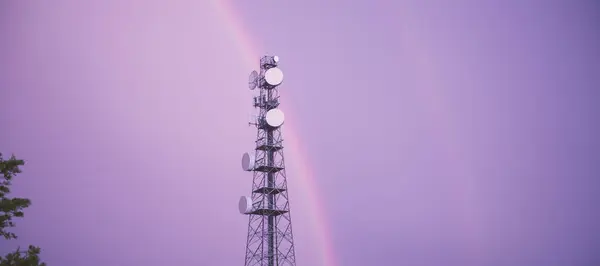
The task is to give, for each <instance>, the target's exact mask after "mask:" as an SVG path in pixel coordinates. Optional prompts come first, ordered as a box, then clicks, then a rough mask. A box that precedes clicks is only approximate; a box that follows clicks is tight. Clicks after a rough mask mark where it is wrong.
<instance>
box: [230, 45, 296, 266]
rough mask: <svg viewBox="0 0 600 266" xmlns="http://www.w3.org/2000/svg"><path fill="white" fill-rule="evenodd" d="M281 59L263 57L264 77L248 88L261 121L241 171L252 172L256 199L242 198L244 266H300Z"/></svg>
mask: <svg viewBox="0 0 600 266" xmlns="http://www.w3.org/2000/svg"><path fill="white" fill-rule="evenodd" d="M278 65H279V57H277V56H263V57H262V58H261V59H260V72H256V71H252V73H251V74H250V80H249V88H250V89H251V90H254V89H256V88H258V89H259V94H258V96H255V97H254V107H255V108H257V109H258V111H259V112H258V113H259V114H258V117H257V118H256V120H255V121H253V122H251V123H250V124H251V125H254V126H255V127H256V128H257V131H258V132H257V137H256V147H255V149H254V151H252V152H247V153H245V154H244V155H243V156H242V168H243V169H244V170H245V171H250V172H253V182H252V190H251V196H242V197H241V198H240V202H239V211H240V213H242V214H246V215H248V216H249V218H248V237H247V241H246V260H245V264H244V265H245V266H254V265H268V266H283V265H288V266H295V265H296V257H295V253H294V238H293V234H292V219H291V215H290V204H289V198H288V190H287V180H286V174H285V163H284V159H283V136H282V132H281V126H282V125H283V123H284V120H285V116H284V113H283V112H282V111H281V110H280V109H279V108H278V107H279V85H280V84H281V83H282V82H283V72H282V71H281V70H280V69H279V68H278Z"/></svg>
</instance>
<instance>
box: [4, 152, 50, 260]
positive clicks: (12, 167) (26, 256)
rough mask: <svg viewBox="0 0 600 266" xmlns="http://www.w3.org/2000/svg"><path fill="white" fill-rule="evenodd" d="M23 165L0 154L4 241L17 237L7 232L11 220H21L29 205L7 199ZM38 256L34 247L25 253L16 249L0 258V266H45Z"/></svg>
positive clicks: (37, 251)
mask: <svg viewBox="0 0 600 266" xmlns="http://www.w3.org/2000/svg"><path fill="white" fill-rule="evenodd" d="M23 165H25V161H23V160H19V159H17V158H16V157H15V156H14V155H13V156H11V157H10V159H8V160H4V159H3V158H2V153H0V173H1V174H2V176H0V236H2V237H4V238H5V239H6V240H10V239H16V238H17V235H15V234H14V233H12V232H10V231H9V229H10V228H11V227H15V222H14V221H13V218H22V217H23V216H24V213H23V210H25V209H26V208H27V207H29V205H31V200H29V199H23V198H9V197H8V194H10V185H11V181H12V180H13V178H14V177H15V176H16V175H17V174H19V173H21V169H20V168H19V166H23ZM39 254H40V248H38V247H35V246H29V248H28V249H27V251H21V250H20V249H17V251H14V252H11V253H9V254H7V255H6V256H4V257H1V256H0V266H46V263H43V262H40V258H39Z"/></svg>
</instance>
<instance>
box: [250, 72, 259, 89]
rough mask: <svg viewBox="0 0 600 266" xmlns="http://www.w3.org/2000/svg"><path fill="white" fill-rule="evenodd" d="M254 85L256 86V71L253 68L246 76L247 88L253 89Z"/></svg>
mask: <svg viewBox="0 0 600 266" xmlns="http://www.w3.org/2000/svg"><path fill="white" fill-rule="evenodd" d="M256 86H258V72H256V70H254V71H252V73H250V77H249V78H248V88H249V89H250V90H253V89H256Z"/></svg>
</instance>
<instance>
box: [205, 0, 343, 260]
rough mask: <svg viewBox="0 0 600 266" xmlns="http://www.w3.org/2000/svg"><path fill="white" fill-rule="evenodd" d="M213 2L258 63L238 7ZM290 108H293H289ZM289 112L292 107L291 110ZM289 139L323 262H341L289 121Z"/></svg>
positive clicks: (247, 56)
mask: <svg viewBox="0 0 600 266" xmlns="http://www.w3.org/2000/svg"><path fill="white" fill-rule="evenodd" d="M212 3H213V4H214V6H215V9H216V10H217V12H218V13H219V14H220V16H221V17H222V18H223V20H224V21H225V22H226V23H224V24H225V27H227V28H228V30H229V31H230V32H231V33H232V34H233V35H234V36H235V38H236V39H235V41H236V44H237V45H238V49H239V50H240V52H241V54H242V57H243V58H242V59H243V63H244V64H245V65H247V68H248V69H254V68H255V67H256V65H257V62H258V61H257V60H258V59H259V58H260V57H261V56H263V54H262V53H261V52H256V51H257V50H258V49H255V47H254V45H253V43H252V40H251V38H250V36H248V34H247V31H246V30H245V29H244V28H243V26H242V25H243V23H242V22H241V21H240V20H239V19H238V18H239V16H238V15H237V14H238V13H237V11H236V9H235V7H234V6H233V5H232V4H231V3H230V1H227V0H224V1H223V0H213V1H212ZM286 109H289V108H286ZM288 113H289V111H288ZM285 133H286V134H285V141H286V150H288V151H289V152H291V153H292V155H293V157H294V159H295V164H297V167H296V169H294V171H295V173H294V174H293V176H294V177H297V178H298V179H299V180H300V182H303V183H304V184H302V185H303V187H305V188H306V189H305V190H306V191H304V193H303V194H304V195H307V197H306V199H307V200H308V205H309V206H308V207H309V209H310V210H311V212H312V213H311V214H310V215H309V216H310V217H311V218H312V220H311V223H312V226H313V227H314V228H315V229H316V230H315V234H316V235H315V236H314V237H316V239H317V242H318V243H317V245H316V246H317V247H318V250H320V251H321V254H320V256H321V261H322V264H321V265H323V266H336V265H338V264H337V262H336V259H335V252H334V249H333V244H332V243H333V241H332V238H331V233H330V230H328V226H327V225H328V224H329V223H328V222H327V217H326V216H325V213H326V212H325V210H324V206H323V204H319V202H322V201H321V198H320V197H319V189H318V186H317V184H316V182H315V177H314V175H313V174H312V172H311V171H310V167H309V162H308V161H307V160H306V157H307V156H305V155H304V154H305V153H304V151H303V150H302V148H301V147H302V144H301V142H300V139H299V138H298V135H297V134H296V130H294V128H293V124H291V123H287V124H286V127H285Z"/></svg>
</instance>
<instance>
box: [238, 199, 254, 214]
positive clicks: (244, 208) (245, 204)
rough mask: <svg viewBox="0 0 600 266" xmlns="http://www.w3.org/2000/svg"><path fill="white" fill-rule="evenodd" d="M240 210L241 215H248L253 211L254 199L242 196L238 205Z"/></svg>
mask: <svg viewBox="0 0 600 266" xmlns="http://www.w3.org/2000/svg"><path fill="white" fill-rule="evenodd" d="M238 209H239V211H240V213H241V214H248V213H249V212H251V211H252V198H251V197H248V196H242V197H241V198H240V202H239V203H238Z"/></svg>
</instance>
